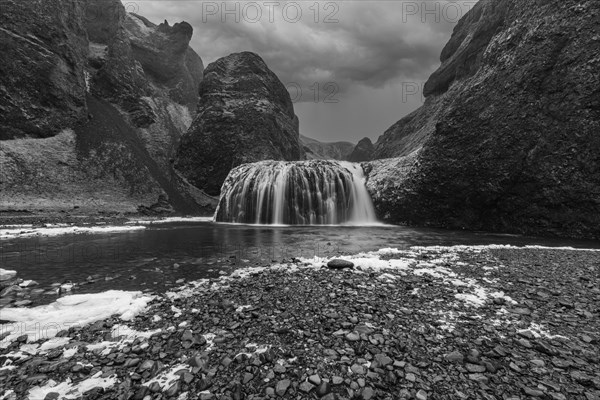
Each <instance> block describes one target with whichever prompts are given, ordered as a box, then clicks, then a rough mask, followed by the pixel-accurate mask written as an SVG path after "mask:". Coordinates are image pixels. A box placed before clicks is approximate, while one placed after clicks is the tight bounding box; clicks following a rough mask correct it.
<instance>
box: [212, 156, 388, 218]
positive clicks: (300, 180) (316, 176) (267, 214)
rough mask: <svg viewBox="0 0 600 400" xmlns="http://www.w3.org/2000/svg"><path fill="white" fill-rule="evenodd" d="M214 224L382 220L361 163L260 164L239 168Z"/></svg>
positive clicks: (229, 180) (225, 189) (226, 188)
mask: <svg viewBox="0 0 600 400" xmlns="http://www.w3.org/2000/svg"><path fill="white" fill-rule="evenodd" d="M215 221H217V222H234V223H243V224H282V225H337V224H352V225H362V224H373V223H375V222H377V220H376V218H375V211H374V209H373V203H372V201H371V197H370V196H369V193H368V192H367V188H366V186H365V175H364V172H363V170H362V167H361V166H360V165H359V164H353V163H349V162H342V161H323V160H311V161H298V162H287V161H261V162H257V163H253V164H244V165H241V166H239V167H237V168H234V169H233V170H232V171H231V172H230V173H229V176H228V177H227V179H226V180H225V182H224V183H223V187H222V188H221V200H220V201H219V206H218V207H217V211H216V212H215Z"/></svg>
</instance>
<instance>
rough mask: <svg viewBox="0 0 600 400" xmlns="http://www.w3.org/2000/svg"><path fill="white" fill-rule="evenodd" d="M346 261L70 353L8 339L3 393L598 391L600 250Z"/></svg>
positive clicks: (234, 291) (176, 307) (156, 315)
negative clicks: (345, 266)
mask: <svg viewBox="0 0 600 400" xmlns="http://www.w3.org/2000/svg"><path fill="white" fill-rule="evenodd" d="M344 258H346V259H349V260H350V261H352V262H353V263H354V265H355V268H354V269H352V270H343V271H336V270H330V269H328V268H326V267H325V268H324V267H323V265H324V264H325V263H326V262H327V261H328V260H326V259H311V260H306V259H301V260H294V262H292V263H289V264H286V265H272V266H269V267H261V268H248V269H240V270H236V271H234V272H233V274H232V275H229V276H224V277H221V278H219V279H212V280H204V281H197V282H194V283H190V284H188V285H185V287H183V288H179V289H178V290H176V291H172V292H169V293H168V294H166V295H164V296H158V297H156V298H154V299H152V300H150V302H149V303H148V306H147V308H144V309H143V310H140V313H139V314H138V315H137V316H135V317H132V319H130V321H123V320H121V319H119V318H118V317H114V316H113V317H110V318H102V319H101V320H99V321H97V322H95V323H93V324H92V325H87V326H84V327H80V326H76V327H72V328H69V329H68V330H65V331H63V332H60V333H59V332H57V334H58V336H59V337H61V338H63V339H62V341H63V343H61V344H60V345H59V346H58V347H55V348H53V349H49V350H41V347H42V346H43V343H38V344H40V346H37V347H36V346H35V344H34V345H33V346H32V344H31V343H25V341H24V339H23V337H21V338H20V340H17V339H14V340H13V341H11V342H10V343H9V344H8V346H7V348H6V349H5V350H2V352H3V354H2V356H1V357H2V359H3V360H4V363H3V365H2V367H1V368H2V369H1V370H0V382H2V387H5V388H6V389H5V393H4V396H5V397H6V396H12V394H11V393H14V394H19V396H23V395H26V394H29V395H30V397H36V398H37V397H39V398H44V397H41V396H42V395H43V396H47V395H48V394H49V393H58V394H60V395H61V396H64V397H66V398H69V397H78V396H80V395H82V394H83V393H84V391H86V390H88V391H89V390H93V391H94V393H96V394H97V395H98V396H99V397H105V398H114V397H119V396H121V395H124V396H129V395H131V396H135V398H144V397H145V396H147V395H151V396H152V395H154V393H162V395H163V397H167V398H171V397H172V398H177V397H179V398H186V397H188V398H195V397H196V396H197V395H199V396H200V398H205V399H210V398H246V399H264V398H270V397H273V396H283V397H284V398H297V397H298V396H300V397H303V396H304V397H307V396H310V397H312V396H313V393H314V394H316V395H317V397H325V398H327V399H335V398H338V399H351V398H363V399H365V398H382V399H385V398H390V399H391V398H394V399H395V398H421V399H422V398H427V397H432V398H438V397H441V396H450V395H453V396H458V397H459V398H460V397H461V395H460V393H462V394H464V395H465V396H466V394H467V393H472V392H473V393H480V394H481V395H482V396H484V395H485V396H487V397H486V398H497V397H494V396H501V397H500V398H508V397H506V396H509V397H510V396H512V397H515V396H521V395H523V394H527V395H544V396H549V397H550V398H555V399H560V398H569V399H571V398H574V399H579V398H581V399H584V398H590V396H597V395H598V393H599V391H600V377H598V375H597V372H595V371H596V367H597V363H598V354H599V353H600V352H599V351H598V350H599V346H598V339H599V338H598V337H597V332H598V331H600V326H599V314H598V312H599V310H598V306H597V305H598V304H600V302H599V301H600V290H599V289H598V287H599V283H600V282H599V276H598V274H597V273H594V271H595V269H594V268H597V266H598V265H600V263H599V262H600V253H599V252H598V251H585V250H578V251H574V250H568V249H551V248H514V247H506V246H495V247H494V246H491V247H490V246H488V247H486V246H479V247H466V246H457V247H446V248H444V247H432V248H413V249H411V250H403V251H398V250H392V249H384V250H381V251H379V252H372V253H363V254H359V255H355V256H349V257H344ZM596 272H597V271H596ZM55 340H56V339H55ZM28 346H29V347H28ZM32 353H33V354H32ZM8 391H13V392H10V393H9V392H8ZM69 393H70V394H69ZM88 395H89V393H88ZM52 396H54V395H52ZM490 396H491V397H490ZM6 398H10V397H6ZM592 398H593V397H592Z"/></svg>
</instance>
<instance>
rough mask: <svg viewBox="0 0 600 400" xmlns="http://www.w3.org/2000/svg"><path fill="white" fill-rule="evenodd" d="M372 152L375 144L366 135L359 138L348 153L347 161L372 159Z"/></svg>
mask: <svg viewBox="0 0 600 400" xmlns="http://www.w3.org/2000/svg"><path fill="white" fill-rule="evenodd" d="M373 153H375V146H374V145H373V142H371V139H369V138H368V137H366V138H364V139H361V140H360V142H358V144H357V145H356V147H355V148H354V149H353V150H352V153H350V155H348V161H352V162H362V161H369V160H372V159H373Z"/></svg>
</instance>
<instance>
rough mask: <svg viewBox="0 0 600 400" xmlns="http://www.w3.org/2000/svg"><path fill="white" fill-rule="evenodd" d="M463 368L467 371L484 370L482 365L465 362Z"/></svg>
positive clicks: (476, 371)
mask: <svg viewBox="0 0 600 400" xmlns="http://www.w3.org/2000/svg"><path fill="white" fill-rule="evenodd" d="M465 368H466V370H467V371H469V372H471V373H481V372H485V367H484V366H483V365H477V364H471V363H467V364H465Z"/></svg>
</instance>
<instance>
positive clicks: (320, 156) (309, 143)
mask: <svg viewBox="0 0 600 400" xmlns="http://www.w3.org/2000/svg"><path fill="white" fill-rule="evenodd" d="M300 144H301V145H302V147H303V149H304V151H305V152H306V159H307V160H340V161H347V160H348V156H349V155H350V153H352V150H354V143H350V142H320V141H318V140H315V139H312V138H309V137H306V136H303V135H300Z"/></svg>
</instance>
